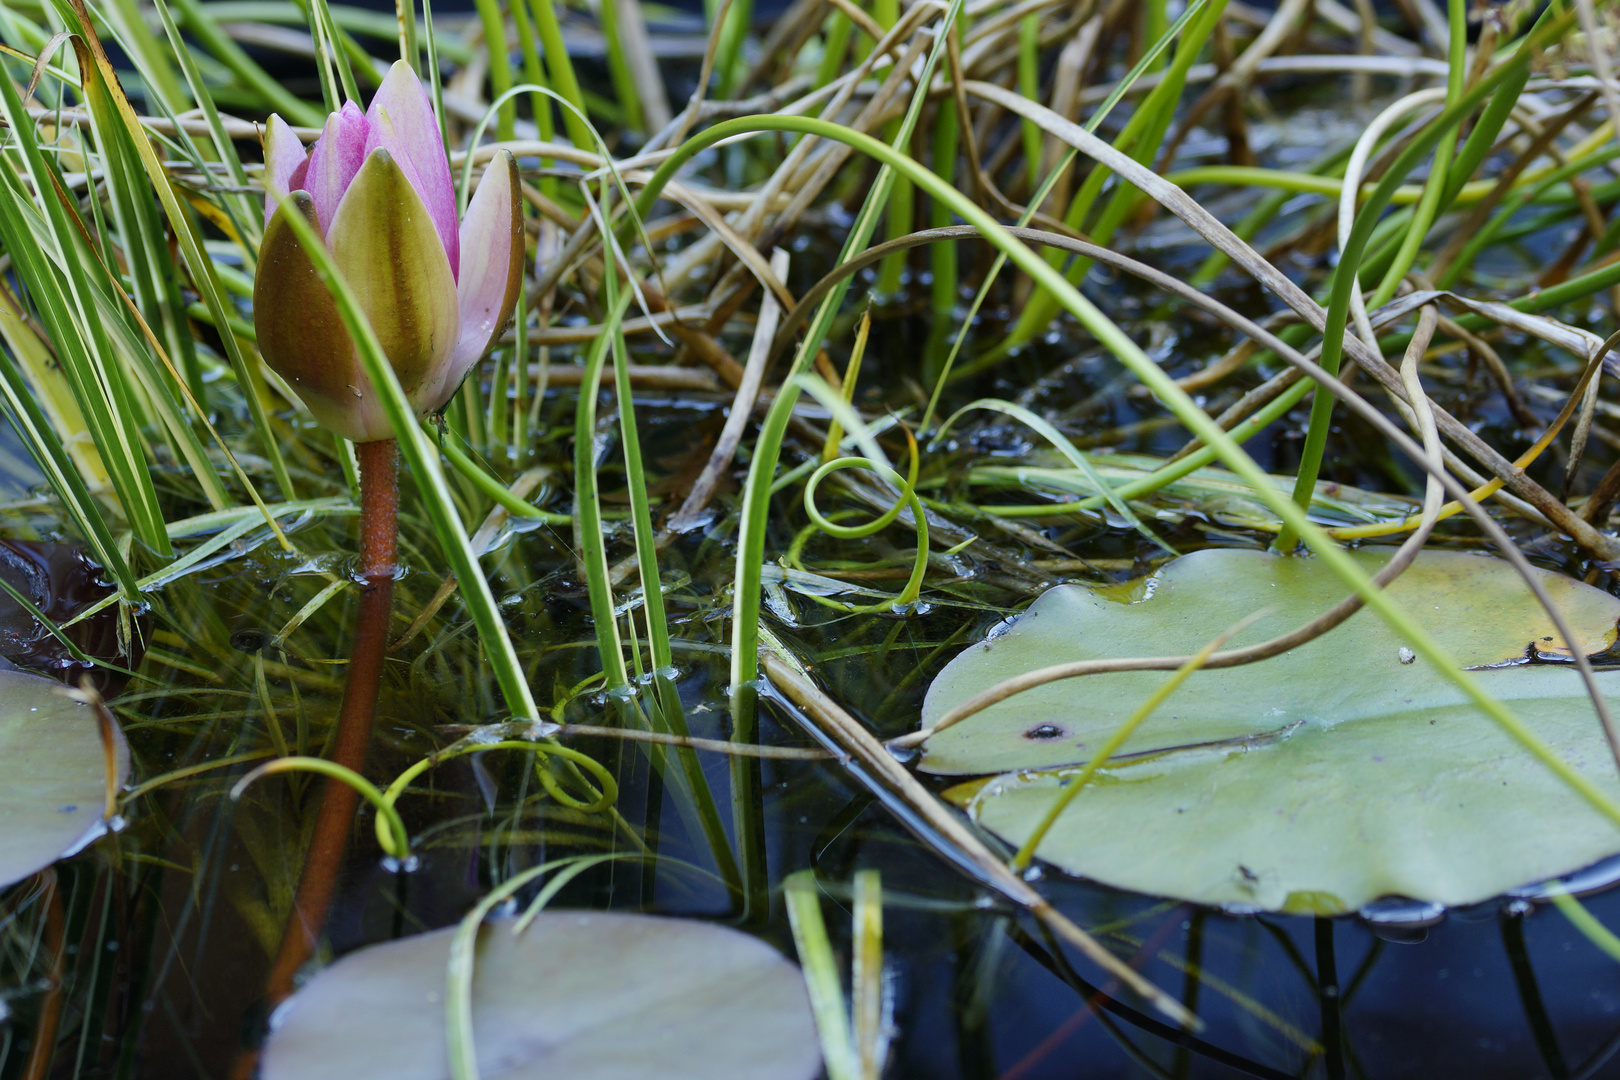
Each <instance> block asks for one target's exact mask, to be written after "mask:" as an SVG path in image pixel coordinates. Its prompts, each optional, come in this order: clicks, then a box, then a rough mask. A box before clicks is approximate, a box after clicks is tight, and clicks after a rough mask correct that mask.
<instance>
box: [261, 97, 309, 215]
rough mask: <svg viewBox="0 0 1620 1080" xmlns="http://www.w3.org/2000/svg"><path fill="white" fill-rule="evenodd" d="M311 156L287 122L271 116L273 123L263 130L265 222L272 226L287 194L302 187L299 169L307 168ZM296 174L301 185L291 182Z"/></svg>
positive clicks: (273, 115)
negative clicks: (271, 219)
mask: <svg viewBox="0 0 1620 1080" xmlns="http://www.w3.org/2000/svg"><path fill="white" fill-rule="evenodd" d="M308 162H309V155H308V154H307V153H305V151H304V144H303V142H302V141H301V140H300V139H299V138H298V136H297V135H295V134H293V129H292V127H291V126H289V125H288V123H287V121H285V120H283V119H282V118H281V117H279V116H277V115H275V114H274V113H272V114H271V115H270V122H269V123H268V124H266V125H265V129H264V223H265V224H266V225H269V224H270V218H271V216H272V215H274V214H275V212H276V208H277V207H279V206H280V205H281V200H282V199H284V198H286V197H287V193H288V192H291V191H295V190H297V189H298V188H300V187H302V186H303V183H302V181H303V176H302V175H301V174H300V172H299V170H300V169H303V168H306V167H307V165H308ZM295 175H297V176H298V179H299V181H300V182H299V183H297V184H294V183H293V182H292V179H293V177H294V176H295Z"/></svg>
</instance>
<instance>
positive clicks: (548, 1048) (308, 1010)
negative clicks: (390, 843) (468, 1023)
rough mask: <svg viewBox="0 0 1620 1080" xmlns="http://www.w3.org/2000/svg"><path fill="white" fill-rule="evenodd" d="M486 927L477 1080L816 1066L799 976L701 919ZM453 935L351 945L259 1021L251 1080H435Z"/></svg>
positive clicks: (638, 1078)
mask: <svg viewBox="0 0 1620 1080" xmlns="http://www.w3.org/2000/svg"><path fill="white" fill-rule="evenodd" d="M513 924H514V920H510V919H498V920H492V921H490V922H488V923H486V924H485V925H484V926H483V927H482V929H481V930H480V933H479V939H478V952H477V961H476V966H475V968H474V977H473V1038H474V1043H475V1045H476V1047H477V1053H478V1062H479V1071H480V1075H481V1076H482V1077H483V1080H531V1078H532V1080H542V1078H545V1080H551V1078H554V1077H568V1078H569V1080H649V1078H652V1077H657V1078H658V1080H688V1078H690V1080H810V1078H811V1077H814V1076H816V1075H817V1074H818V1073H819V1071H820V1068H821V1054H820V1051H819V1049H818V1048H817V1042H816V1032H815V1025H814V1022H813V1021H812V1019H811V1015H810V1006H809V1002H808V999H807V998H806V995H805V988H804V979H803V977H802V976H801V975H800V973H799V969H798V968H797V967H796V966H795V965H793V964H792V963H790V962H789V961H788V960H786V959H784V958H783V957H782V955H781V954H780V953H778V952H777V951H776V950H775V949H773V948H771V947H770V946H769V945H767V944H765V943H764V942H762V941H759V940H758V939H756V938H753V937H750V936H748V935H746V934H743V933H740V932H739V931H736V930H732V929H729V928H727V927H723V926H716V925H713V924H711V923H703V922H696V921H693V920H689V919H672V918H659V917H655V916H648V915H630V914H619V913H604V912H585V911H569V912H545V913H542V914H541V915H540V916H539V917H538V918H536V919H535V920H534V922H533V923H531V924H530V925H529V926H528V927H527V928H525V929H524V931H523V933H522V934H519V935H517V936H514V935H513V932H512V928H513ZM454 932H455V928H454V927H451V928H448V929H444V930H436V931H433V932H432V933H427V934H418V935H416V936H414V937H408V938H403V939H401V940H399V941H393V942H389V943H387V944H384V945H374V946H372V947H370V948H366V949H361V950H359V951H358V952H355V953H353V954H351V955H349V956H347V957H344V958H343V959H342V960H341V961H339V962H338V963H337V964H335V965H333V966H332V967H330V968H328V969H326V970H325V971H323V972H321V974H319V975H318V976H316V977H315V978H314V979H313V980H312V981H311V982H310V983H309V985H308V986H306V987H304V988H303V989H302V990H300V991H299V992H298V993H297V994H296V995H295V996H294V997H293V998H292V999H291V1000H290V1001H289V1002H288V1003H287V1005H285V1006H284V1007H283V1008H282V1010H281V1011H279V1012H278V1013H277V1015H276V1017H275V1018H274V1020H273V1021H272V1026H273V1031H272V1034H271V1036H270V1040H269V1042H268V1043H267V1044H266V1046H265V1051H264V1059H263V1070H262V1074H261V1075H262V1076H263V1078H264V1080H328V1078H330V1080H371V1078H376V1080H444V1078H445V1077H448V1076H449V1066H448V1063H447V1059H446V1049H445V1004H444V994H445V965H446V962H447V961H448V959H449V955H450V939H451V937H452V936H453V935H454Z"/></svg>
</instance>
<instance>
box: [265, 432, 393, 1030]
mask: <svg viewBox="0 0 1620 1080" xmlns="http://www.w3.org/2000/svg"><path fill="white" fill-rule="evenodd" d="M354 449H355V455H356V457H357V458H358V459H359V462H360V576H361V578H362V579H363V582H364V584H363V585H362V588H361V593H360V617H359V621H358V624H357V626H356V630H355V638H354V650H353V652H352V653H351V654H350V659H349V667H348V683H347V685H345V687H344V689H343V706H342V709H341V710H340V711H339V713H338V722H337V728H336V730H335V731H334V732H333V734H332V741H331V742H330V743H329V744H328V746H327V753H326V756H327V758H329V759H330V760H332V761H335V762H337V763H338V764H339V765H343V766H345V767H347V768H350V769H353V770H354V771H355V772H362V771H364V769H365V765H366V750H367V748H368V747H369V746H370V745H371V725H372V718H373V716H374V714H375V713H376V709H377V687H378V685H379V683H380V682H381V681H382V667H383V658H384V654H385V652H386V650H387V647H388V615H389V609H390V607H391V606H392V603H393V599H394V555H395V551H396V548H397V540H398V534H399V458H398V449H399V448H398V445H397V444H396V443H395V441H394V440H393V439H379V440H377V441H376V442H364V443H357V444H356V445H355V448H354ZM358 804H359V796H358V795H357V794H356V793H355V790H354V789H353V788H351V787H350V786H349V785H347V784H344V783H339V782H338V781H335V780H327V781H326V783H325V786H324V788H323V790H322V794H321V808H320V811H319V816H318V817H317V818H316V819H315V832H314V835H313V836H312V837H311V839H310V845H309V855H308V857H307V858H306V859H305V861H304V873H303V876H302V877H301V878H300V879H299V882H298V896H297V898H296V899H295V900H294V902H293V911H292V917H291V918H290V919H289V920H288V921H287V931H286V934H285V935H284V936H283V937H282V939H281V950H280V952H279V953H278V954H277V956H276V961H275V964H274V966H273V967H272V968H271V969H270V978H269V980H268V982H267V984H266V989H265V997H266V1001H267V1004H268V1005H270V1006H271V1007H272V1008H274V1007H275V1006H276V1005H277V1004H279V1003H280V1002H281V1001H282V1000H283V999H284V998H286V997H287V996H288V995H289V994H291V993H292V985H293V976H294V975H296V974H297V973H298V969H299V968H301V967H302V966H303V965H304V962H305V961H306V960H308V959H309V957H310V954H311V953H312V952H313V951H314V948H315V943H316V942H317V941H318V940H319V939H320V935H321V927H322V926H323V925H324V924H325V923H326V913H327V910H328V908H330V907H331V904H332V894H333V892H334V891H335V890H336V888H337V881H338V874H339V872H340V871H341V870H342V868H343V855H344V851H345V849H346V848H347V847H348V842H349V833H350V831H351V830H352V828H353V827H354V813H355V809H356V807H357V806H358Z"/></svg>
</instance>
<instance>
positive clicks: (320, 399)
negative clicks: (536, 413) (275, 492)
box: [253, 62, 523, 442]
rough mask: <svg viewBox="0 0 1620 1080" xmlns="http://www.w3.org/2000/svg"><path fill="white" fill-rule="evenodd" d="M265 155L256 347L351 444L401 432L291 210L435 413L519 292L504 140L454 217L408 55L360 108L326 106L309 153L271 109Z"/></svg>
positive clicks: (513, 199) (515, 192)
mask: <svg viewBox="0 0 1620 1080" xmlns="http://www.w3.org/2000/svg"><path fill="white" fill-rule="evenodd" d="M264 160H265V165H264V186H265V230H264V243H263V244H262V246H261V247H260V250H259V273H258V278H257V280H256V281H255V282H254V285H253V324H254V328H255V330H256V331H257V333H258V338H259V349H260V351H261V352H262V353H263V354H264V359H265V362H266V363H268V364H269V365H270V367H271V368H272V369H273V370H274V371H275V372H276V373H277V374H279V375H280V376H281V377H282V378H284V379H286V380H287V382H288V383H289V384H290V385H291V386H292V388H293V390H294V391H296V392H297V394H298V396H299V397H301V398H302V399H303V401H304V404H305V405H307V406H309V410H310V412H311V413H313V414H314V415H315V419H316V420H318V421H319V422H320V423H321V424H322V425H324V426H325V427H327V428H329V429H331V430H332V431H334V432H336V433H337V434H339V435H342V436H343V437H345V438H348V439H352V440H354V441H355V442H369V441H372V440H377V439H388V438H392V437H393V434H394V433H393V429H392V428H391V427H390V426H389V423H388V418H387V416H386V415H385V414H384V412H383V410H382V403H381V400H380V398H379V396H378V394H377V391H376V389H375V387H373V386H372V384H371V380H370V379H368V378H367V377H366V374H365V369H364V368H363V367H362V366H361V364H360V359H359V356H358V355H357V353H356V351H355V347H354V343H353V342H352V341H351V340H350V339H349V334H348V332H347V331H346V330H345V329H344V327H343V322H342V320H341V319H340V318H339V316H338V310H337V304H336V302H335V301H334V300H333V299H332V296H331V294H330V293H329V292H328V291H327V289H326V286H324V285H323V284H321V281H320V279H319V277H317V275H316V272H315V267H314V264H313V263H312V262H311V261H310V259H309V257H308V256H307V255H306V254H305V253H304V250H303V248H302V247H301V246H300V245H299V242H298V238H297V236H296V235H295V233H294V232H293V229H292V226H291V225H289V224H288V223H287V221H286V219H285V215H286V214H288V213H290V212H298V213H302V214H303V215H304V217H305V218H307V219H308V220H309V222H310V224H311V225H313V226H314V227H315V228H316V229H318V230H319V232H320V234H321V236H322V237H323V238H324V239H325V241H326V247H327V250H328V251H329V252H331V255H332V260H333V262H334V263H335V264H336V265H337V268H338V270H339V272H340V273H341V274H342V275H343V279H344V280H345V281H347V282H348V284H349V287H350V288H351V289H352V290H353V291H354V293H355V295H356V297H357V298H358V300H359V302H360V307H361V308H362V309H363V310H364V311H365V314H366V317H367V318H368V319H369V320H370V321H371V327H372V329H373V330H374V331H375V332H376V334H377V339H378V340H379V341H380V342H381V343H382V347H383V352H384V354H385V355H386V356H387V357H388V362H389V364H390V365H392V367H393V369H394V372H395V374H396V375H398V377H399V382H400V385H401V386H402V387H403V388H404V390H405V394H406V396H407V397H408V398H409V399H410V402H411V404H412V405H413V406H414V407H415V408H416V410H417V413H418V415H425V414H427V413H429V412H432V411H433V410H435V409H438V408H440V407H442V406H443V405H444V403H445V402H446V401H448V400H449V399H450V395H452V394H453V393H455V391H456V387H457V386H459V385H460V383H461V379H462V377H463V376H464V375H465V374H466V373H467V369H468V368H470V367H471V366H472V365H473V363H475V362H476V361H477V360H478V358H479V357H481V356H483V355H484V353H485V352H486V351H487V350H488V349H489V347H490V346H491V345H493V344H494V342H495V339H496V337H497V336H498V335H499V334H500V332H501V330H502V329H503V328H504V326H505V324H506V321H507V319H509V318H510V317H511V315H512V308H513V306H514V304H515V303H516V302H517V293H518V285H519V282H520V281H521V276H522V272H523V214H522V204H521V201H520V199H521V192H520V190H519V186H518V173H517V162H516V161H515V160H514V159H513V157H512V155H511V154H510V153H508V152H507V151H505V150H502V151H501V152H500V153H499V154H497V155H496V157H495V159H494V160H493V161H491V162H490V163H489V167H488V168H487V169H486V170H485V172H484V176H483V179H482V180H481V181H480V182H479V185H478V190H477V191H476V192H475V193H474V195H473V197H472V200H471V201H470V202H469V204H468V206H467V216H466V217H465V218H464V219H463V220H462V221H461V222H460V223H459V224H458V223H457V220H456V192H455V186H454V184H453V183H452V182H451V179H450V165H449V162H448V161H447V160H446V158H445V153H444V140H443V138H442V136H441V135H440V133H439V124H438V121H437V119H435V117H434V115H433V106H432V103H431V102H430V101H429V99H428V94H427V91H426V90H424V89H423V87H422V83H421V80H419V79H418V78H417V77H416V73H415V72H414V71H412V70H411V68H410V66H409V65H408V64H405V63H403V62H398V63H395V64H394V66H393V68H392V69H391V70H390V71H389V72H388V75H387V77H386V78H385V79H384V80H383V84H382V86H381V87H380V88H379V89H378V90H377V94H376V96H375V97H374V98H372V101H371V107H370V108H369V109H367V110H366V111H365V112H364V113H362V112H361V111H360V107H359V106H358V105H356V104H354V102H352V101H351V102H349V103H348V104H346V105H344V106H343V108H342V110H341V111H339V112H335V113H332V114H331V115H330V116H328V117H327V118H326V126H325V128H324V129H323V130H322V132H321V137H320V138H319V139H318V140H316V142H315V145H314V147H313V148H312V149H311V150H310V152H309V154H308V155H307V156H306V155H305V153H304V147H303V144H302V143H301V142H300V141H299V139H298V136H297V135H296V134H294V132H293V130H292V128H290V127H289V126H288V125H287V124H286V122H285V121H283V120H282V119H281V118H280V117H279V116H272V117H271V118H270V123H269V126H268V130H267V132H266V134H265V139H264ZM289 196H290V198H289ZM284 198H285V199H287V200H288V201H287V202H286V203H285V204H283V202H282V200H283V199H284Z"/></svg>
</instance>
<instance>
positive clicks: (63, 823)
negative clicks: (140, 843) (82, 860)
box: [0, 670, 129, 888]
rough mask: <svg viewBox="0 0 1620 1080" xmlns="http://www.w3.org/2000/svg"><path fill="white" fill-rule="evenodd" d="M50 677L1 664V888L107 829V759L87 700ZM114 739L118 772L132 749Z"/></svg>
mask: <svg viewBox="0 0 1620 1080" xmlns="http://www.w3.org/2000/svg"><path fill="white" fill-rule="evenodd" d="M65 689H66V688H65V687H64V686H63V685H62V684H61V683H59V682H57V681H56V680H54V679H47V678H45V677H43V676H40V675H30V674H28V673H26V672H22V671H12V670H0V888H3V887H5V886H7V885H10V884H12V883H13V882H17V881H21V880H22V879H23V878H25V877H27V876H28V875H29V874H32V873H34V872H35V871H36V870H41V869H43V868H45V867H47V866H49V865H50V864H51V863H53V862H55V861H56V860H57V859H60V858H61V857H62V856H63V855H65V854H68V853H69V852H72V851H75V850H77V849H78V848H80V847H82V846H83V845H84V844H86V843H88V842H89V841H90V840H92V839H94V838H95V837H96V836H98V835H100V833H101V832H102V830H103V829H104V828H105V826H104V824H103V822H102V813H103V811H104V809H105V807H106V800H107V759H106V753H105V751H104V750H103V748H102V743H101V731H100V724H99V723H98V722H97V720H96V717H95V714H94V713H93V712H91V710H90V707H89V706H87V705H85V704H83V703H81V702H78V701H75V700H73V699H72V698H69V697H67V696H66V695H65V694H64V693H63V691H64V690H65ZM115 738H117V741H118V746H117V756H118V778H117V782H118V783H119V784H120V785H122V783H123V781H124V777H125V776H126V775H127V773H128V771H129V754H128V751H127V750H126V749H125V747H124V745H123V739H122V737H121V736H116V735H115Z"/></svg>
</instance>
